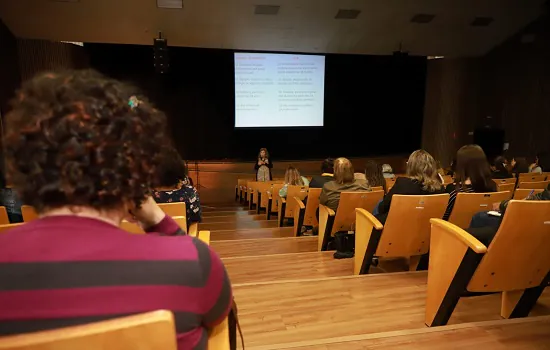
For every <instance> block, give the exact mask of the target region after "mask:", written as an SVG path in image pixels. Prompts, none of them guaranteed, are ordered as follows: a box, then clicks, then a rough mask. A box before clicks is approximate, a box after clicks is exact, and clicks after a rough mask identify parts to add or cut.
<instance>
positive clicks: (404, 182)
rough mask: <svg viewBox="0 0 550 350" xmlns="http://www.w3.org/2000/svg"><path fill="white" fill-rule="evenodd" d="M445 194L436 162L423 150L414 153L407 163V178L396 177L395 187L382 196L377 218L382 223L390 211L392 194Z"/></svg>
mask: <svg viewBox="0 0 550 350" xmlns="http://www.w3.org/2000/svg"><path fill="white" fill-rule="evenodd" d="M441 193H445V189H444V188H443V185H442V183H441V180H439V176H438V173H437V162H436V161H435V159H434V158H433V157H432V155H431V154H429V153H428V152H426V151H425V150H423V149H419V150H417V151H414V152H413V153H412V154H411V155H410V156H409V160H408V162H407V176H406V177H398V178H397V180H395V185H393V187H392V189H391V190H390V191H389V192H388V194H386V196H384V199H383V200H382V202H381V203H380V205H379V206H378V215H377V218H378V220H380V222H382V223H384V222H385V221H386V219H387V217H388V212H389V211H390V205H391V200H392V197H393V195H394V194H405V195H430V194H441Z"/></svg>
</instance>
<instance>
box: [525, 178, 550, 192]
mask: <svg viewBox="0 0 550 350" xmlns="http://www.w3.org/2000/svg"><path fill="white" fill-rule="evenodd" d="M548 184H550V181H521V180H520V181H519V184H518V188H527V189H530V190H533V189H542V190H544V189H546V187H548Z"/></svg>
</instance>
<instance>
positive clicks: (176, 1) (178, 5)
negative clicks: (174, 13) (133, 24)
mask: <svg viewBox="0 0 550 350" xmlns="http://www.w3.org/2000/svg"><path fill="white" fill-rule="evenodd" d="M157 7H158V8H160V9H182V8H183V0H157Z"/></svg>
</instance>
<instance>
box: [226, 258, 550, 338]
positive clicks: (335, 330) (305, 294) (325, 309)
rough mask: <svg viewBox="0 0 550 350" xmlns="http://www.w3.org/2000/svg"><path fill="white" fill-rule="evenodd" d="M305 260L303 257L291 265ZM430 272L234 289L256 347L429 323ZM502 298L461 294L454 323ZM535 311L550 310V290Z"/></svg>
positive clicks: (484, 315) (495, 308)
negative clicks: (426, 315) (426, 312)
mask: <svg viewBox="0 0 550 350" xmlns="http://www.w3.org/2000/svg"><path fill="white" fill-rule="evenodd" d="M295 255H299V254H295ZM233 260H238V259H233ZM335 262H336V261H335ZM306 266H307V265H305V264H301V262H300V261H296V263H295V264H288V265H287V267H288V268H293V269H303V268H306ZM251 273H253V272H252V271H251ZM258 273H260V274H261V273H263V272H260V271H259V272H258ZM289 273H291V272H290V271H289ZM427 276H428V274H427V272H425V271H421V272H404V273H392V274H377V275H363V276H349V277H337V278H324V279H309V280H295V281H286V282H278V283H273V282H271V283H248V284H242V285H238V284H234V286H233V287H234V288H233V289H234V295H235V300H236V303H237V306H238V308H239V319H240V323H241V327H242V330H243V333H244V334H245V337H246V338H245V341H246V344H247V348H251V347H256V346H268V345H278V344H285V343H293V342H301V341H312V340H320V339H326V338H335V337H343V336H350V335H360V334H371V333H378V332H389V331H396V330H407V329H426V326H425V324H424V312H425V299H426V283H427ZM500 302H501V301H500V294H492V295H485V296H477V297H469V298H461V299H460V301H459V302H458V305H457V307H456V309H455V311H454V312H453V315H452V317H451V319H450V322H449V324H459V323H466V322H478V321H490V320H499V319H500ZM530 315H531V316H542V315H550V290H548V289H547V290H546V292H544V293H543V295H542V296H541V298H540V299H539V302H538V304H537V305H536V307H535V308H534V309H533V311H532V312H531V314H530ZM270 348H272V347H270ZM273 348H277V347H273ZM346 349H348V348H346ZM384 349H386V348H384ZM392 349H393V348H392ZM440 349H441V348H440Z"/></svg>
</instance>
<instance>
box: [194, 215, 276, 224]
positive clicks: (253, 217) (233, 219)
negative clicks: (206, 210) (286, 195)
mask: <svg viewBox="0 0 550 350" xmlns="http://www.w3.org/2000/svg"><path fill="white" fill-rule="evenodd" d="M262 220H265V215H226V216H224V215H220V216H204V217H203V218H202V223H203V224H210V223H215V222H236V221H245V222H246V221H262ZM276 220H277V217H276V216H275V217H273V220H271V221H276Z"/></svg>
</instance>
